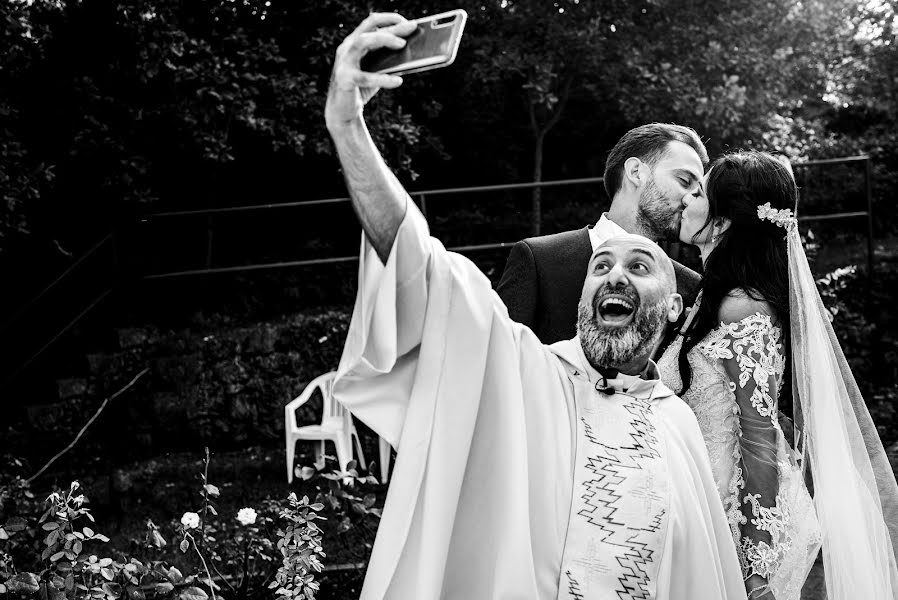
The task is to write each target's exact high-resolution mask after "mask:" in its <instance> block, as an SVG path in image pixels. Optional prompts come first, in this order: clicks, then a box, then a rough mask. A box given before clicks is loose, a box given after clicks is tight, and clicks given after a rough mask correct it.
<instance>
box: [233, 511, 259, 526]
mask: <svg viewBox="0 0 898 600" xmlns="http://www.w3.org/2000/svg"><path fill="white" fill-rule="evenodd" d="M237 520H238V521H240V524H241V525H252V524H253V523H255V522H256V509H254V508H241V509H240V510H238V511H237Z"/></svg>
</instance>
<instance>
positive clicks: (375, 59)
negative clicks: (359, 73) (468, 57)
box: [361, 9, 468, 75]
mask: <svg viewBox="0 0 898 600" xmlns="http://www.w3.org/2000/svg"><path fill="white" fill-rule="evenodd" d="M467 18H468V13H466V12H465V11H464V10H462V9H457V10H452V11H449V12H445V13H440V14H438V15H432V16H429V17H423V18H421V19H415V20H414V21H413V22H414V23H417V24H418V27H417V28H416V29H415V31H414V32H413V33H412V34H411V35H410V36H408V37H407V38H406V40H408V42H407V43H406V45H405V47H404V48H401V49H399V50H392V49H389V48H379V49H377V50H375V51H373V52H370V53H369V54H367V55H365V56H364V57H362V62H361V67H362V70H363V71H368V72H370V73H393V74H403V75H404V74H408V73H419V72H421V71H427V70H429V69H436V68H438V67H445V66H448V65H451V64H452V62H453V61H454V60H455V55H456V53H457V52H458V44H459V42H460V41H461V35H462V32H463V31H464V27H465V21H466V20H467Z"/></svg>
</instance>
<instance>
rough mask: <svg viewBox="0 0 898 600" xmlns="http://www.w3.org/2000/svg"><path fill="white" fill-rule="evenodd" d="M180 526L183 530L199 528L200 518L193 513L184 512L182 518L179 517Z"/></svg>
mask: <svg viewBox="0 0 898 600" xmlns="http://www.w3.org/2000/svg"><path fill="white" fill-rule="evenodd" d="M181 525H183V526H184V528H185V529H196V528H197V527H199V526H200V516H199V515H198V514H196V513H194V512H186V513H184V516H183V517H181Z"/></svg>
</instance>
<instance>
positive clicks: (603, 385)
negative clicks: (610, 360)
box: [596, 369, 626, 395]
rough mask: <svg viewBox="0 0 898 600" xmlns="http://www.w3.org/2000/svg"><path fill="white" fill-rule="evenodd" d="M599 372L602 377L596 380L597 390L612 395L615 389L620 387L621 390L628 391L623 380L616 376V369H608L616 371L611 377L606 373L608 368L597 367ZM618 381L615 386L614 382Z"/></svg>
mask: <svg viewBox="0 0 898 600" xmlns="http://www.w3.org/2000/svg"><path fill="white" fill-rule="evenodd" d="M596 370H597V371H598V372H599V375H601V376H602V378H601V379H599V380H598V381H596V391H597V392H602V393H603V394H608V395H611V394H613V393H614V392H615V390H617V389H620V390H621V391H626V390H624V389H623V385H621V384H622V382H621V380H620V379H618V378H617V377H615V376H614V375H617V373H616V372H615V371H614V369H608V371H610V372H612V373H614V375H613V376H612V377H611V378H610V379H609V378H608V375H607V374H606V373H605V371H606V369H596ZM612 382H614V383H617V387H615V386H614V383H612Z"/></svg>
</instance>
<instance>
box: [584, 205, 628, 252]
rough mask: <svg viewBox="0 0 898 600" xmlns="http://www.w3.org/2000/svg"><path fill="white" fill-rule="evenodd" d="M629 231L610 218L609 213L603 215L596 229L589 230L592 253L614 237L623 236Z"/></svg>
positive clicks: (597, 222)
mask: <svg viewBox="0 0 898 600" xmlns="http://www.w3.org/2000/svg"><path fill="white" fill-rule="evenodd" d="M625 233H627V231H626V230H625V229H624V228H623V227H621V226H620V225H618V224H617V223H615V222H614V221H612V220H611V219H609V218H608V213H602V216H601V217H600V218H599V220H598V221H596V224H595V226H594V227H592V228H590V230H589V243H590V244H592V251H593V252H595V251H596V248H598V247H599V246H601V245H602V244H604V243H605V242H607V241H608V240H610V239H611V238H613V237H617V236H619V235H623V234H625Z"/></svg>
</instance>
